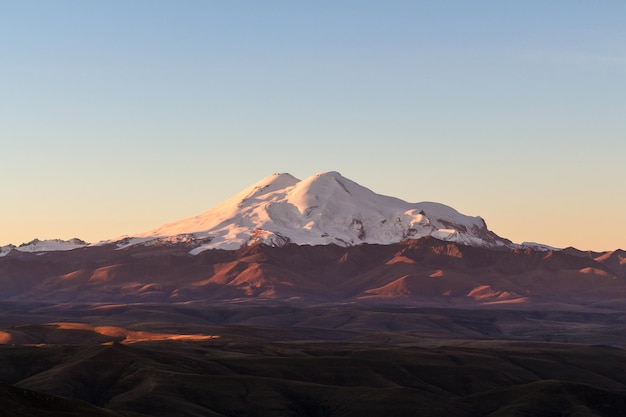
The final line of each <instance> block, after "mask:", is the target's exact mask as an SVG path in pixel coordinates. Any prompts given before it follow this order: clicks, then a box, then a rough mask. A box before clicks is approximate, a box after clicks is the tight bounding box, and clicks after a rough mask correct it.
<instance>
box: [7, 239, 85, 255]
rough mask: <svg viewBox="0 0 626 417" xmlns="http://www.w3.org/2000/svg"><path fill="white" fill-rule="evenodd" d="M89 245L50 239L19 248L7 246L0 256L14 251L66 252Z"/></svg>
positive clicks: (32, 241) (35, 241) (34, 241)
mask: <svg viewBox="0 0 626 417" xmlns="http://www.w3.org/2000/svg"><path fill="white" fill-rule="evenodd" d="M87 245H88V243H87V242H84V241H82V240H80V239H77V238H74V239H70V240H61V239H48V240H39V239H33V240H31V241H30V242H28V243H23V244H21V245H19V246H15V245H7V246H2V247H0V256H6V255H8V254H9V252H11V251H12V250H17V251H20V252H55V251H66V250H72V249H78V248H82V247H85V246H87Z"/></svg>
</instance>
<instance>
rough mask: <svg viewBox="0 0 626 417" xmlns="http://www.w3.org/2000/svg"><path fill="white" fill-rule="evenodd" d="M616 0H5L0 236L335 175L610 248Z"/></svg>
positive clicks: (625, 5) (105, 231) (618, 223)
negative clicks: (281, 176)
mask: <svg viewBox="0 0 626 417" xmlns="http://www.w3.org/2000/svg"><path fill="white" fill-rule="evenodd" d="M624 22H626V2H625V1H623V0H615V1H611V0H603V1H591V0H585V1H582V0H567V1H566V0H554V1H525V2H520V1H500V0H492V1H480V0H477V1H465V0H458V1H446V0H441V1H439V0H438V1H434V0H433V1H419V0H412V1H393V0H385V1H382V0H379V1H366V0H358V1H357V0H354V1H347V0H346V1H341V0H333V1H307V2H305V1H293V0H285V1H272V0H264V1H257V0H250V1H210V0H197V1H192V0H179V1H158V0H133V1H127V0H123V1H122V0H120V1H117V0H107V1H83V0H55V1H48V0H40V1H36V0H21V1H0V39H2V40H1V41H0V75H1V76H0V145H1V146H0V176H1V177H0V178H1V181H2V188H1V189H0V245H4V244H8V243H14V244H20V243H23V242H26V241H29V240H31V239H33V238H35V237H38V238H40V239H48V238H63V239H68V238H71V237H80V238H82V239H85V240H88V241H92V242H94V241H99V240H104V239H110V238H114V237H117V236H120V235H124V234H133V233H136V232H142V231H145V230H148V229H152V228H154V227H156V226H159V225H161V224H162V223H166V222H170V221H174V220H178V219H181V218H185V217H189V216H192V215H195V214H199V213H201V212H203V211H205V210H207V209H209V208H211V207H212V206H214V205H215V204H217V203H218V202H220V201H222V200H224V199H226V198H229V197H231V196H232V195H234V194H235V193H237V192H239V191H240V190H241V189H243V188H244V187H247V186H249V185H251V184H252V183H254V182H256V181H258V180H260V179H261V178H263V177H265V176H267V175H269V174H271V173H273V172H289V173H291V174H293V175H295V176H296V177H299V178H301V179H302V178H306V177H308V176H310V175H312V174H315V173H317V172H321V171H329V170H336V171H339V172H341V173H342V174H343V175H344V176H346V177H348V178H350V179H352V180H354V181H356V182H358V183H360V184H361V185H364V186H366V187H368V188H370V189H372V190H374V191H376V192H378V193H381V194H386V195H393V196H396V197H399V198H402V199H404V200H407V201H410V202H419V201H437V202H440V203H444V204H448V205H450V206H452V207H454V208H456V209H457V210H459V211H460V212H462V213H464V214H468V215H480V216H482V217H483V218H484V219H485V220H486V222H487V224H488V226H489V227H490V229H492V230H493V231H495V232H496V233H498V234H499V235H501V236H503V237H507V238H509V239H511V240H513V241H515V242H522V241H536V242H541V243H545V244H550V245H554V246H561V247H564V246H570V245H573V246H576V247H578V248H580V249H593V250H608V249H615V248H618V247H621V248H624V249H626V24H624Z"/></svg>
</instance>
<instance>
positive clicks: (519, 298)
mask: <svg viewBox="0 0 626 417" xmlns="http://www.w3.org/2000/svg"><path fill="white" fill-rule="evenodd" d="M0 255H2V256H0V300H16V301H17V300H29V301H37V300H39V301H49V302H186V301H197V300H244V299H255V300H273V301H290V302H296V303H300V302H304V303H311V302H312V303H325V302H331V303H336V302H340V303H346V302H348V303H371V302H374V303H381V302H383V303H402V304H415V303H419V304H422V305H423V304H429V305H446V306H466V305H481V306H489V305H499V306H501V305H511V304H515V305H516V306H524V305H537V304H542V303H548V304H550V306H551V308H555V307H557V308H558V306H563V307H564V308H565V307H567V308H569V307H571V306H577V308H579V307H580V306H585V308H596V307H601V308H611V307H620V306H626V252H624V251H622V250H616V251H613V252H602V253H596V252H583V251H579V250H576V249H574V248H567V249H563V250H556V249H555V248H550V247H548V246H545V245H541V244H531V243H529V244H514V243H512V242H511V241H509V240H507V239H504V238H501V237H499V236H498V235H496V234H495V233H493V232H492V231H490V230H489V229H488V228H487V226H486V223H485V222H484V220H483V219H482V218H480V217H471V216H466V215H463V214H461V213H459V212H457V211H456V210H454V209H452V208H450V207H448V206H445V205H443V204H438V203H430V202H426V203H407V202H405V201H402V200H399V199H396V198H392V197H387V196H382V195H379V194H376V193H374V192H372V191H370V190H369V189H367V188H364V187H362V186H360V185H358V184H356V183H355V182H353V181H350V180H348V179H346V178H344V177H342V176H341V175H340V174H338V173H337V172H326V173H322V174H318V175H314V176H312V177H310V178H307V179H306V180H303V181H300V180H298V179H296V178H294V177H293V176H291V175H289V174H274V175H271V176H269V177H267V178H265V179H263V180H262V181H260V182H258V183H257V184H255V185H253V186H251V187H249V188H247V189H246V190H244V191H242V192H241V193H239V194H237V195H236V196H235V197H233V198H231V199H229V200H227V201H225V202H223V203H221V204H220V205H218V206H216V207H215V208H213V209H211V210H209V211H207V212H205V213H202V214H200V215H198V216H196V217H192V218H190V219H185V220H181V221H178V222H174V223H170V224H167V225H164V226H162V227H159V228H157V229H155V230H152V231H148V232H145V233H141V234H138V235H135V236H132V237H124V238H121V239H113V240H111V241H106V242H100V243H98V244H92V245H89V244H87V243H86V242H83V241H81V240H79V239H72V240H70V241H60V240H51V241H39V240H34V241H32V242H29V243H27V244H23V245H21V246H18V247H15V246H7V247H4V248H2V250H1V253H0ZM568 306H569V307H568Z"/></svg>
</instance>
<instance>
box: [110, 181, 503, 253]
mask: <svg viewBox="0 0 626 417" xmlns="http://www.w3.org/2000/svg"><path fill="white" fill-rule="evenodd" d="M181 235H182V236H187V237H191V238H192V239H196V240H197V245H196V248H195V249H194V250H193V251H192V254H197V253H200V252H201V251H203V250H207V249H230V250H233V249H238V248H239V247H241V246H245V245H251V244H257V243H265V244H267V245H270V246H284V245H286V244H288V243H295V244H298V245H328V244H335V245H339V246H353V245H358V244H361V243H370V244H391V243H397V242H400V241H402V240H405V239H417V238H420V237H424V236H433V237H436V238H437V239H440V240H444V241H451V242H457V243H462V244H467V245H474V246H489V247H506V246H511V242H510V241H508V240H506V239H503V238H500V237H499V236H497V235H496V234H495V233H493V232H491V231H490V230H488V229H487V225H486V224H485V222H484V220H483V219H482V218H480V217H472V216H466V215H463V214H461V213H459V212H457V211H456V210H454V209H453V208H451V207H448V206H445V205H443V204H439V203H431V202H422V203H407V202H405V201H403V200H400V199H397V198H393V197H388V196H383V195H380V194H376V193H374V192H373V191H371V190H369V189H367V188H365V187H363V186H361V185H359V184H357V183H355V182H354V181H351V180H349V179H347V178H344V177H343V176H341V175H340V174H339V173H337V172H325V173H321V174H317V175H314V176H311V177H309V178H307V179H305V180H302V181H300V180H298V179H296V178H295V177H293V176H291V175H289V174H273V175H271V176H269V177H267V178H265V179H263V180H261V181H259V182H258V183H256V184H254V185H253V186H251V187H249V188H247V189H245V190H243V191H242V192H240V193H239V194H237V195H235V196H234V197H233V198H231V199H229V200H227V201H225V202H223V203H221V204H219V205H218V206H216V207H214V208H213V209H210V210H209V211H207V212H205V213H202V214H200V215H198V216H195V217H192V218H189V219H185V220H181V221H178V222H174V223H170V224H166V225H164V226H161V227H159V228H157V229H154V230H152V231H149V232H146V233H141V234H138V235H136V236H135V237H134V238H131V239H127V240H126V241H125V242H124V243H123V245H122V246H127V245H133V244H140V243H143V244H145V243H149V242H153V241H154V240H157V239H159V240H160V241H167V240H168V239H170V240H172V239H177V237H178V236H181Z"/></svg>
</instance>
